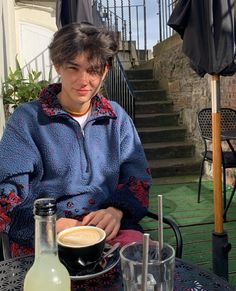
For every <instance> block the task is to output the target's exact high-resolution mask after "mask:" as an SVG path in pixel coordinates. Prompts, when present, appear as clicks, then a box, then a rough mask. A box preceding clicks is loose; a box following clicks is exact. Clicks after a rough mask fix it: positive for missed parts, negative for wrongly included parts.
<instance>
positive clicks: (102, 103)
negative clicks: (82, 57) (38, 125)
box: [39, 83, 117, 118]
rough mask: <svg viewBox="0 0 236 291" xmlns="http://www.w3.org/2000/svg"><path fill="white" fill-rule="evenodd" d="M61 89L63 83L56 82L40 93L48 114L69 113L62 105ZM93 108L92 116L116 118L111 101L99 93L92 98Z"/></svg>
mask: <svg viewBox="0 0 236 291" xmlns="http://www.w3.org/2000/svg"><path fill="white" fill-rule="evenodd" d="M60 91H61V84H59V83H55V84H51V85H49V86H48V87H46V88H44V89H43V90H42V91H41V93H40V95H39V100H40V102H41V104H42V108H43V111H44V112H45V114H46V115H48V116H55V115H60V114H68V113H67V112H66V111H65V110H64V109H63V107H62V106H61V104H60V102H59V100H58V98H57V94H58V93H59V92H60ZM92 102H93V108H92V112H91V117H94V118H97V117H110V118H116V117H117V116H116V113H115V112H114V110H113V108H112V105H111V103H110V102H109V100H107V99H106V98H105V97H104V96H102V95H99V94H97V95H96V96H94V97H93V99H92Z"/></svg>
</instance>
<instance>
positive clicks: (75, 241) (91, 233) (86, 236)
mask: <svg viewBox="0 0 236 291" xmlns="http://www.w3.org/2000/svg"><path fill="white" fill-rule="evenodd" d="M101 238H102V236H101V234H100V232H99V231H97V230H96V229H87V228H86V229H76V230H71V231H68V232H65V233H63V234H62V235H61V236H60V237H59V242H60V243H61V244H64V245H68V246H72V247H75V246H85V245H92V244H95V243H96V242H98V241H99V240H100V239H101Z"/></svg>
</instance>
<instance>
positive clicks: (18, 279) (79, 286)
mask: <svg viewBox="0 0 236 291" xmlns="http://www.w3.org/2000/svg"><path fill="white" fill-rule="evenodd" d="M32 263H33V257H32V256H26V257H19V258H15V259H10V260H6V261H3V262H0V290H1V291H15V290H23V287H22V286H23V281H24V277H25V274H26V272H27V270H28V269H29V268H30V266H31V265H32ZM72 290H73V291H95V290H96V291H99V290H100V291H108V290H112V291H122V290H123V287H122V276H121V271H120V264H119V263H118V264H117V266H115V267H114V268H113V269H111V270H110V271H108V272H107V273H105V274H103V275H101V276H99V277H96V278H93V279H89V280H84V281H80V280H76V281H72ZM174 290H175V291H191V290H193V291H211V290H220V291H224V290H236V287H232V286H230V285H229V284H228V282H227V281H225V280H224V279H221V278H220V277H218V276H216V275H215V274H213V273H211V272H208V271H206V270H204V269H202V268H199V267H198V266H196V265H194V264H192V263H189V262H186V261H184V260H180V259H176V264H175V287H174Z"/></svg>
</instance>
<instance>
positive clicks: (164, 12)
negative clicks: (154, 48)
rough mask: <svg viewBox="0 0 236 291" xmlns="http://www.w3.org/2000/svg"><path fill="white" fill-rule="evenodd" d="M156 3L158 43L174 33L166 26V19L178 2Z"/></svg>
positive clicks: (162, 1) (169, 0)
mask: <svg viewBox="0 0 236 291" xmlns="http://www.w3.org/2000/svg"><path fill="white" fill-rule="evenodd" d="M157 2H158V13H157V16H158V22H159V42H161V41H163V40H165V39H167V38H169V37H170V36H172V35H173V34H174V33H175V32H174V30H173V29H171V28H170V27H169V26H168V25H167V22H168V19H169V17H170V15H171V13H172V11H173V9H174V7H175V5H176V3H177V2H178V0H157Z"/></svg>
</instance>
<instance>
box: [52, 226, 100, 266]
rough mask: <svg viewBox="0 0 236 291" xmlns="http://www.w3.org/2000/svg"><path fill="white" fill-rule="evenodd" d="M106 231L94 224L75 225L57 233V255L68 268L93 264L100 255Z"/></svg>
mask: <svg viewBox="0 0 236 291" xmlns="http://www.w3.org/2000/svg"><path fill="white" fill-rule="evenodd" d="M105 239H106V232H105V231H104V230H103V229H101V228H99V227H96V226H75V227H70V228H67V229H64V230H62V231H61V232H59V233H58V235H57V244H58V255H59V258H60V260H61V262H62V263H63V264H64V265H65V266H66V267H67V268H68V269H70V270H81V269H83V268H86V267H88V266H91V265H92V264H95V263H96V262H97V261H98V260H99V259H100V258H101V256H102V253H103V250H104V247H105Z"/></svg>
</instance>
